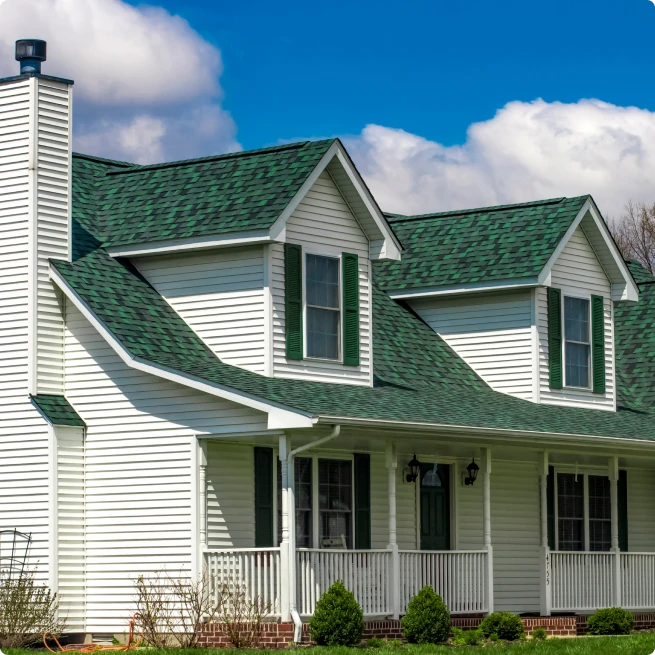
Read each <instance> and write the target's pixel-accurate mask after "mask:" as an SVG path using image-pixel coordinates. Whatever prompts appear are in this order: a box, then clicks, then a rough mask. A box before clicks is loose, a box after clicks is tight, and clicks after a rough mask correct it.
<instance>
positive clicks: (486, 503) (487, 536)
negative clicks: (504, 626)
mask: <svg viewBox="0 0 655 655" xmlns="http://www.w3.org/2000/svg"><path fill="white" fill-rule="evenodd" d="M481 472H482V496H483V500H482V512H483V533H482V536H483V544H484V547H485V549H486V551H487V580H486V587H487V611H488V612H489V613H491V612H493V611H494V551H493V547H492V545H491V449H490V448H483V449H482V471H481Z"/></svg>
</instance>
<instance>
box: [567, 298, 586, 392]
mask: <svg viewBox="0 0 655 655" xmlns="http://www.w3.org/2000/svg"><path fill="white" fill-rule="evenodd" d="M589 324H590V321H589V300H587V299H584V298H571V297H570V296H564V362H565V367H564V368H565V376H566V377H565V381H564V383H565V385H566V386H567V387H578V388H582V389H588V388H589V386H590V384H589V381H590V379H591V371H590V368H591V365H590V364H591V343H590V330H589Z"/></svg>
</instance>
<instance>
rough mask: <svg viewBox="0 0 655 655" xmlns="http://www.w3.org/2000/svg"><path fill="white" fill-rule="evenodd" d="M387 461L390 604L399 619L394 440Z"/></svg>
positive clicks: (395, 454) (387, 447)
mask: <svg viewBox="0 0 655 655" xmlns="http://www.w3.org/2000/svg"><path fill="white" fill-rule="evenodd" d="M385 463H386V466H387V479H388V485H389V490H388V492H389V493H388V495H389V544H388V546H387V548H388V549H389V550H390V551H391V576H390V581H391V586H390V588H389V606H390V609H391V615H392V618H394V619H398V618H399V617H400V557H399V555H398V542H397V540H396V469H397V467H398V454H397V452H396V445H395V444H394V443H393V442H392V441H387V442H386V444H385Z"/></svg>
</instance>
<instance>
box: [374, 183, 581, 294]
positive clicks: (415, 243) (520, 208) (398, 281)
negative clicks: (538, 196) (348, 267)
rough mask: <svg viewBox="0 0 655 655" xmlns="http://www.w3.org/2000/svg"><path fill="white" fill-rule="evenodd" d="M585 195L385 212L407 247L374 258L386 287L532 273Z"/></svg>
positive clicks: (517, 277) (447, 284)
mask: <svg viewBox="0 0 655 655" xmlns="http://www.w3.org/2000/svg"><path fill="white" fill-rule="evenodd" d="M588 199H589V196H580V197H578V198H554V199H551V200H542V201H539V202H527V203H522V204H518V205H501V206H497V207H486V208H482V209H467V210H462V211H453V212H444V213H439V214H424V215H420V216H401V215H398V214H387V215H386V216H387V220H388V221H389V222H390V223H391V226H392V228H393V231H394V232H395V234H396V236H397V237H398V238H399V239H400V241H401V243H402V245H403V248H405V252H403V256H402V260H401V261H398V262H396V261H393V262H376V264H375V269H376V270H375V272H376V275H377V280H378V282H379V283H380V284H381V286H382V287H383V288H384V289H385V290H387V291H401V290H405V289H421V288H438V287H450V286H454V285H458V284H475V283H480V282H494V281H501V280H521V279H525V278H536V277H537V276H538V275H539V273H540V272H541V270H542V269H543V267H544V266H545V265H546V263H547V262H548V259H549V258H550V256H551V255H552V254H553V252H554V251H555V248H556V247H557V244H558V243H559V242H560V241H561V239H562V237H563V236H564V234H565V233H566V231H567V230H568V228H569V227H570V226H571V223H572V222H573V220H574V219H575V217H576V216H577V215H578V213H579V212H580V209H581V208H582V206H583V205H584V203H585V202H586V201H587V200H588Z"/></svg>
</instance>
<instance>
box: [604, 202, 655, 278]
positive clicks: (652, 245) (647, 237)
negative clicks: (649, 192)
mask: <svg viewBox="0 0 655 655" xmlns="http://www.w3.org/2000/svg"><path fill="white" fill-rule="evenodd" d="M608 227H609V229H610V232H611V233H612V236H613V237H614V241H616V245H617V246H618V247H619V250H620V251H621V254H622V255H623V258H624V259H636V260H637V261H638V262H639V263H640V264H641V265H642V266H644V268H646V269H647V270H649V271H650V272H651V273H652V274H655V203H653V204H651V205H647V204H646V203H644V202H639V203H636V204H635V203H634V202H632V201H630V202H628V204H627V205H626V206H625V209H624V211H623V214H621V217H620V218H619V219H618V220H617V219H610V221H609V222H608Z"/></svg>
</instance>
